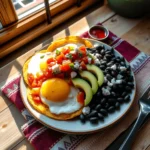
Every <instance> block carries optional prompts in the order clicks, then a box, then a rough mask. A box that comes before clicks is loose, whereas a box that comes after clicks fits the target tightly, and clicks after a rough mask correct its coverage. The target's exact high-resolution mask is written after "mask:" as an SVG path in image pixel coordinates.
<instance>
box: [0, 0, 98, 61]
mask: <svg viewBox="0 0 150 150" xmlns="http://www.w3.org/2000/svg"><path fill="white" fill-rule="evenodd" d="M81 1H82V3H81V6H80V7H78V6H77V5H76V4H77V2H78V0H61V1H60V2H58V3H55V4H53V5H52V6H50V10H51V16H52V23H51V24H47V22H46V11H45V10H44V9H42V10H39V12H36V13H35V14H32V15H31V16H28V17H26V18H23V19H22V20H19V21H17V22H16V23H14V24H12V25H10V26H8V27H6V28H4V29H2V30H0V47H1V49H0V58H2V57H4V56H6V55H7V54H9V53H10V52H12V51H14V50H16V49H17V48H19V47H21V46H23V45H25V44H26V43H28V42H30V41H31V40H33V39H35V38H36V37H38V36H40V35H41V34H43V33H45V32H47V31H48V30H50V29H52V28H54V27H55V26H57V25H59V24H61V23H62V22H64V21H66V20H67V19H69V18H71V17H72V16H74V15H76V14H77V13H79V12H81V11H83V10H84V9H86V8H88V7H90V6H91V5H93V4H95V3H96V2H99V1H100V0H94V1H91V0H81ZM60 7H61V8H62V9H61V10H60ZM26 31H27V32H26Z"/></svg>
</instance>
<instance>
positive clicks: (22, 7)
mask: <svg viewBox="0 0 150 150" xmlns="http://www.w3.org/2000/svg"><path fill="white" fill-rule="evenodd" d="M12 1H13V5H14V7H15V10H16V13H17V15H18V18H19V19H22V18H24V17H26V16H28V15H30V14H32V13H35V12H36V11H38V10H40V9H41V8H44V0H12ZM58 1H60V0H49V4H50V5H51V4H54V3H55V2H58Z"/></svg>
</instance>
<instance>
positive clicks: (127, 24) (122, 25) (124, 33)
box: [0, 5, 150, 150]
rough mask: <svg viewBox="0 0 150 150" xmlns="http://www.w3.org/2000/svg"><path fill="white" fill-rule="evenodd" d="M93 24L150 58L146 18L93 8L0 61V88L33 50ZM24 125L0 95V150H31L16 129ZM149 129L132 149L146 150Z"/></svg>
mask: <svg viewBox="0 0 150 150" xmlns="http://www.w3.org/2000/svg"><path fill="white" fill-rule="evenodd" d="M97 22H102V23H103V25H105V26H106V27H107V28H108V29H109V30H111V31H113V32H114V33H115V34H116V35H117V36H119V37H121V38H123V39H125V40H127V41H128V42H129V43H131V44H132V45H134V46H135V47H137V48H138V49H140V50H141V51H143V52H145V53H147V54H150V17H148V16H145V17H143V18H140V19H127V18H123V17H121V16H119V15H118V14H115V12H113V11H112V10H111V9H109V7H108V6H107V5H103V6H101V7H100V6H94V7H93V8H90V10H87V11H85V12H84V13H82V14H81V15H79V16H76V18H75V19H72V20H70V21H68V22H66V23H64V24H63V25H61V26H59V29H58V28H57V29H54V30H53V32H52V31H50V32H49V33H47V34H45V35H43V36H41V37H40V38H38V39H37V40H34V41H33V42H31V43H30V44H28V46H24V48H20V49H19V51H17V52H15V53H13V54H11V55H9V56H8V57H6V58H4V59H2V60H0V67H2V68H1V69H0V87H2V86H3V85H4V84H5V82H6V81H8V80H9V79H10V78H11V77H12V76H13V75H14V74H16V73H18V72H21V69H22V65H23V63H24V62H25V60H26V59H27V58H28V57H29V56H30V55H32V54H33V53H34V51H35V50H37V49H41V47H42V46H44V45H45V44H47V43H49V41H51V40H49V39H50V38H51V37H52V39H53V40H54V39H57V38H58V37H59V38H60V37H64V36H66V35H68V34H71V35H79V34H81V33H83V32H84V31H86V30H87V29H88V28H89V26H92V25H94V24H96V23H97ZM63 29H65V30H63ZM60 31H61V32H60ZM55 34H56V35H55ZM46 40H48V41H46ZM45 41H46V42H45ZM10 56H11V57H10ZM10 61H11V62H10ZM8 62H10V63H8ZM24 123H25V120H24V118H23V117H22V115H21V114H20V113H19V111H18V110H17V109H16V108H15V106H14V105H13V104H12V103H11V102H10V101H9V100H8V99H7V98H6V97H4V96H3V95H2V93H0V150H3V149H19V150H25V149H28V150H32V149H33V147H32V146H31V145H30V143H29V142H28V141H27V140H26V139H25V137H24V136H23V134H22V133H21V130H20V128H21V126H22V125H23V124H24ZM149 128H150V122H148V123H146V125H145V126H144V128H142V130H141V131H140V132H139V133H138V136H137V138H136V139H135V142H134V146H133V149H135V150H137V149H139V150H140V149H143V150H145V149H147V150H148V149H149V150H150V147H149V146H150V145H148V143H147V142H144V141H146V140H148V139H149V140H150V130H149Z"/></svg>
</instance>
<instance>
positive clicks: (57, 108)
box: [40, 87, 82, 115]
mask: <svg viewBox="0 0 150 150" xmlns="http://www.w3.org/2000/svg"><path fill="white" fill-rule="evenodd" d="M60 92H62V91H60ZM78 92H79V90H78V89H77V88H75V87H71V89H70V94H69V95H68V97H67V99H66V100H64V101H63V102H53V101H51V100H47V99H46V98H45V97H43V96H42V94H41V92H40V97H41V100H42V102H43V103H44V104H46V105H47V106H48V107H49V110H50V112H51V113H54V114H57V115H59V114H62V113H65V114H70V113H73V112H76V111H77V110H79V109H80V108H81V107H82V104H80V103H79V102H78V101H77V94H78Z"/></svg>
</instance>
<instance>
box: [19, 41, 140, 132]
mask: <svg viewBox="0 0 150 150" xmlns="http://www.w3.org/2000/svg"><path fill="white" fill-rule="evenodd" d="M85 39H87V40H92V41H96V42H99V43H101V44H104V45H106V46H108V47H112V46H110V45H108V44H105V43H103V42H101V41H97V40H94V39H90V38H85ZM114 50H115V51H117V50H116V49H115V48H114ZM117 53H119V55H121V56H123V55H122V54H121V53H120V52H118V51H117ZM123 58H124V59H125V60H126V58H125V57H124V56H123ZM126 61H127V60H126ZM127 63H129V62H128V61H127ZM129 64H130V63H129ZM131 72H132V74H133V79H134V95H133V98H132V100H131V103H130V104H129V106H128V108H127V109H126V111H125V112H124V113H123V114H122V115H121V116H119V117H118V118H117V119H116V120H114V121H112V122H111V123H110V124H108V125H107V126H104V127H101V128H100V129H95V130H88V131H84V132H81V131H66V130H61V129H58V128H54V127H52V126H51V125H49V124H47V123H45V122H43V121H42V120H40V119H39V118H38V117H37V116H36V115H34V114H33V113H32V112H31V111H30V109H29V108H28V107H27V105H26V102H25V98H24V96H23V92H22V86H21V84H22V83H21V82H23V83H24V84H25V86H27V84H26V83H25V81H24V79H23V75H21V79H20V96H21V99H22V101H23V104H24V105H25V107H26V109H27V110H28V111H29V113H30V114H31V115H32V116H33V117H34V119H36V120H37V121H38V122H40V123H41V124H43V125H44V126H47V127H48V128H50V129H52V130H55V131H58V132H62V133H66V134H91V133H95V132H98V131H101V130H104V129H106V128H109V127H110V126H112V125H114V124H115V123H117V122H119V121H120V120H121V119H123V117H124V116H125V115H126V114H127V112H128V111H129V110H130V108H131V106H132V105H133V102H134V100H135V95H136V91H137V90H136V80H135V75H134V72H133V71H132V70H131ZM27 101H28V100H27ZM28 103H29V102H28ZM29 105H30V106H31V104H30V103H29ZM31 107H32V106H31ZM32 109H34V108H33V107H32ZM34 110H35V109H34ZM35 111H37V110H35ZM37 112H38V111H37ZM38 113H40V112H38ZM40 114H41V115H44V114H42V113H40ZM44 116H46V115H44ZM46 117H48V116H46ZM48 118H49V117H48ZM50 119H52V118H50ZM57 121H59V120H57ZM83 125H84V124H83Z"/></svg>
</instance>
